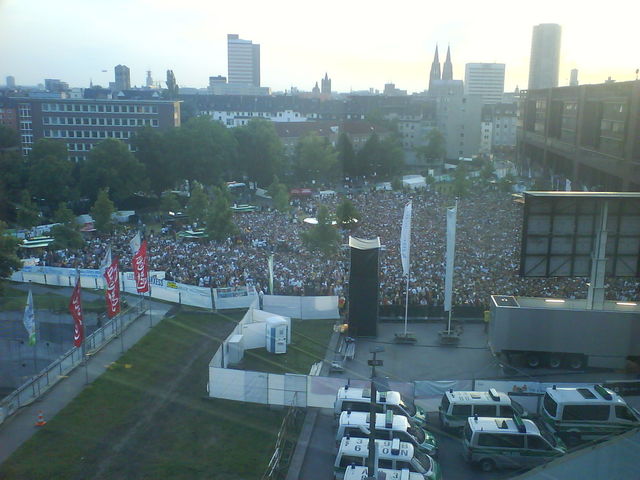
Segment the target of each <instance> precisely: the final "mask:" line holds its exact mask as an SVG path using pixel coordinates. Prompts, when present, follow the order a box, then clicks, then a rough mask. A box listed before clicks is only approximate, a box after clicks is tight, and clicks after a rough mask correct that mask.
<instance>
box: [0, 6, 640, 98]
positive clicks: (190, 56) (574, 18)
mask: <svg viewBox="0 0 640 480" xmlns="http://www.w3.org/2000/svg"><path fill="white" fill-rule="evenodd" d="M638 18H640V2H637V1H634V0H624V1H623V0H608V1H607V2H587V1H584V0H583V1H580V2H577V1H575V0H552V1H551V0H537V1H536V2H514V1H503V0H485V1H483V2H478V1H469V0H458V1H456V2H452V1H441V2H424V1H417V0H414V1H407V0H395V1H394V2H372V1H361V0H347V1H344V0H343V1H334V0H320V1H313V2H310V1H300V0H295V1H294V0H283V1H279V0H272V1H270V2H269V1H264V0H262V1H254V0H241V1H207V0H180V1H175V0H58V1H51V0H0V84H4V83H5V81H4V80H5V77H6V76H7V75H13V76H14V77H15V79H16V83H17V84H18V85H36V84H38V83H43V81H44V79H45V78H59V79H61V80H63V81H66V82H68V83H69V84H70V86H72V87H87V86H88V85H89V81H90V80H92V81H93V83H94V84H99V85H102V86H107V85H108V83H109V81H113V77H114V74H113V67H114V66H115V65H118V64H124V65H127V66H128V67H129V68H130V69H131V83H132V85H138V86H142V85H144V84H145V79H146V71H147V70H151V71H152V75H153V78H154V80H155V81H162V86H163V87H164V86H165V84H164V80H165V78H166V71H167V69H172V70H173V72H174V74H175V76H176V80H177V82H178V84H179V85H180V86H188V87H206V86H207V84H208V78H209V77H210V76H214V75H224V76H226V75H227V53H226V52H227V50H226V48H227V47H226V38H227V34H228V33H237V34H239V35H240V38H243V39H247V40H252V41H253V42H254V43H258V44H260V49H261V80H262V81H261V83H262V86H268V87H271V88H272V89H273V91H283V90H285V89H289V88H291V87H292V86H294V87H297V88H298V89H300V90H301V91H309V90H311V88H312V87H313V85H314V84H315V82H316V81H318V83H319V81H320V79H321V78H322V77H323V76H324V74H325V72H327V73H328V74H329V77H330V78H331V79H332V87H333V90H334V91H339V92H349V91H356V90H367V89H369V88H373V89H379V90H383V88H384V84H385V83H389V82H392V83H395V85H396V87H397V88H400V89H403V90H408V91H409V93H412V92H421V91H423V90H425V89H426V87H427V84H428V76H429V70H430V67H431V62H432V60H433V54H434V49H435V46H436V44H437V45H438V47H439V50H440V59H441V61H444V56H445V53H446V49H447V46H448V45H449V46H450V47H451V56H452V62H453V74H454V78H455V79H464V65H465V63H467V62H498V63H505V64H506V78H505V91H513V89H514V88H515V87H516V86H519V87H520V88H526V87H527V81H528V71H529V52H530V49H531V35H532V29H533V26H534V25H537V24H539V23H558V24H560V25H561V26H562V46H561V63H560V78H559V84H560V85H567V84H568V83H569V75H570V71H571V69H573V68H577V69H578V70H579V77H578V78H579V82H580V83H581V84H585V83H602V82H603V81H604V80H605V79H607V78H608V77H609V76H611V77H612V78H613V79H615V80H617V81H628V80H633V79H635V78H636V74H635V71H636V69H637V68H640V55H639V54H638V51H639V47H640V34H639V31H638ZM103 70H106V71H107V72H103Z"/></svg>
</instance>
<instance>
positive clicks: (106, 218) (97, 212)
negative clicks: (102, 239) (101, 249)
mask: <svg viewBox="0 0 640 480" xmlns="http://www.w3.org/2000/svg"><path fill="white" fill-rule="evenodd" d="M115 211H116V209H115V206H114V205H113V202H112V201H111V199H110V198H109V189H108V188H103V189H101V190H100V191H99V192H98V198H97V199H96V201H95V203H94V204H93V207H92V208H91V216H92V217H93V221H94V222H95V227H96V230H97V231H98V232H100V233H110V232H111V231H112V230H113V222H112V221H111V214H112V213H113V212H115Z"/></svg>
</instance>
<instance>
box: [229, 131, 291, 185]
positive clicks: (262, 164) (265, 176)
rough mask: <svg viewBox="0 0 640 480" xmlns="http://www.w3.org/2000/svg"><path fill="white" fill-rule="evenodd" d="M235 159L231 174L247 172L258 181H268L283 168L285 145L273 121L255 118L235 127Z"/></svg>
mask: <svg viewBox="0 0 640 480" xmlns="http://www.w3.org/2000/svg"><path fill="white" fill-rule="evenodd" d="M232 131H233V134H234V136H235V138H236V141H237V148H238V162H237V169H235V172H234V174H235V175H237V176H238V178H240V176H246V177H247V178H249V179H250V180H255V181H256V182H258V184H259V185H267V184H268V182H269V181H271V179H272V178H273V176H274V175H278V174H280V173H281V172H282V169H283V165H284V163H283V159H284V146H283V144H282V141H281V140H280V137H278V134H277V133H276V129H275V126H274V124H273V122H271V121H269V120H265V119H262V118H260V119H258V118H254V119H252V120H250V121H249V123H247V125H245V126H243V127H238V128H234V129H233V130H232ZM234 178H235V177H234Z"/></svg>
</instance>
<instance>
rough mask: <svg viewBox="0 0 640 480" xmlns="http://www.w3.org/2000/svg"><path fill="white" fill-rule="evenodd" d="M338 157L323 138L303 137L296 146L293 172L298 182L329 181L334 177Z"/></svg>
mask: <svg viewBox="0 0 640 480" xmlns="http://www.w3.org/2000/svg"><path fill="white" fill-rule="evenodd" d="M337 163H338V156H337V154H336V152H335V150H334V148H333V147H332V146H331V143H329V140H328V139H327V138H325V137H320V136H319V135H317V134H316V133H311V134H308V135H305V136H303V137H302V138H301V139H300V140H299V141H298V144H297V145H296V153H295V158H294V164H293V170H294V174H295V176H296V178H298V179H299V180H303V181H304V180H306V181H310V180H318V181H323V180H329V179H331V178H332V177H334V176H335V173H336V168H335V167H336V165H337Z"/></svg>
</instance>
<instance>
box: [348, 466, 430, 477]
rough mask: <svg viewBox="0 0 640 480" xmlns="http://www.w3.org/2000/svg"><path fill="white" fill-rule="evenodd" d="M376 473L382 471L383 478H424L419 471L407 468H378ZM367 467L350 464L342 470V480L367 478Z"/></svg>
mask: <svg viewBox="0 0 640 480" xmlns="http://www.w3.org/2000/svg"><path fill="white" fill-rule="evenodd" d="M378 473H383V474H384V475H385V476H384V477H383V478H384V479H385V480H424V477H423V476H422V475H420V474H419V473H414V472H410V471H409V469H408V468H405V469H403V470H391V469H390V468H378ZM368 479H369V469H368V468H367V467H359V466H358V467H357V466H355V465H351V466H350V467H347V469H346V470H345V472H344V480H368Z"/></svg>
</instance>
